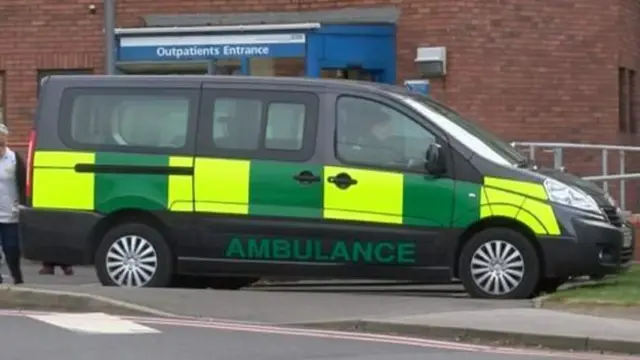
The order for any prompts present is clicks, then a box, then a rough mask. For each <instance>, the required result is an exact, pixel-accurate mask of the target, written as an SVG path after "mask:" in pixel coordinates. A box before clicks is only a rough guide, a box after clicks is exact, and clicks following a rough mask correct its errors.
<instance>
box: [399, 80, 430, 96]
mask: <svg viewBox="0 0 640 360" xmlns="http://www.w3.org/2000/svg"><path fill="white" fill-rule="evenodd" d="M404 86H406V87H407V90H409V91H412V92H416V93H419V94H423V95H429V91H430V90H431V84H430V83H429V80H426V79H424V80H423V79H420V80H406V81H405V82H404Z"/></svg>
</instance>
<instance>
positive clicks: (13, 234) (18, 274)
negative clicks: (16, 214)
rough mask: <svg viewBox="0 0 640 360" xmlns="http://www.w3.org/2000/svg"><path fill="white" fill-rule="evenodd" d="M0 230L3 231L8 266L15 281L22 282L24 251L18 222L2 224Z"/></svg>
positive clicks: (15, 282)
mask: <svg viewBox="0 0 640 360" xmlns="http://www.w3.org/2000/svg"><path fill="white" fill-rule="evenodd" d="M0 232H1V233H2V240H3V241H2V243H3V249H4V255H5V258H6V261H7V267H9V271H10V272H11V276H12V277H13V283H14V284H22V283H23V278H22V269H21V267H20V260H21V258H22V253H21V251H20V232H19V230H18V224H2V226H1V227H0Z"/></svg>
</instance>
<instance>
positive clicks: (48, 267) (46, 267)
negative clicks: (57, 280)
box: [38, 262, 56, 275]
mask: <svg viewBox="0 0 640 360" xmlns="http://www.w3.org/2000/svg"><path fill="white" fill-rule="evenodd" d="M55 265H56V264H54V263H50V262H43V263H42V268H41V269H40V271H38V274H40V275H53V273H54V272H55V270H54V267H55Z"/></svg>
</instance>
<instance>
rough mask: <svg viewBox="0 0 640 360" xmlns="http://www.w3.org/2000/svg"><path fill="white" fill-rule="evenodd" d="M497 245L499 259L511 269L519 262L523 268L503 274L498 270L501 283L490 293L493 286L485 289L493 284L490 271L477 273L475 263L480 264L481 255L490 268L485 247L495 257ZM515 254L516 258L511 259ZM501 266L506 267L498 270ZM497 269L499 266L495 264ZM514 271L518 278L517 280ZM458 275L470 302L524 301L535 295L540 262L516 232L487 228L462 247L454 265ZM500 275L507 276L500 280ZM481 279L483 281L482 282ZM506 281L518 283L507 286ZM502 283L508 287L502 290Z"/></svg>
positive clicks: (527, 243) (477, 267)
mask: <svg viewBox="0 0 640 360" xmlns="http://www.w3.org/2000/svg"><path fill="white" fill-rule="evenodd" d="M498 244H500V246H501V249H502V251H503V254H504V256H503V259H507V260H509V262H510V263H511V264H512V265H516V261H518V260H519V261H520V262H521V263H522V264H523V265H524V266H522V267H520V266H513V267H511V269H510V270H511V271H509V272H508V273H506V272H504V268H502V271H503V272H502V274H503V279H504V280H505V282H504V283H501V282H500V281H497V282H498V284H499V287H498V291H494V287H493V286H487V285H493V283H495V281H494V282H490V280H491V277H492V276H493V275H491V270H492V269H491V267H487V268H486V270H487V271H485V272H482V271H478V269H481V268H482V266H480V265H479V262H478V260H482V259H483V256H482V255H483V254H484V255H485V257H484V258H486V261H484V263H486V264H487V266H488V265H490V261H489V260H490V256H488V253H489V249H488V247H490V248H491V250H493V252H494V255H495V253H497V252H498V249H497V245H498ZM507 249H508V251H507ZM516 252H517V254H519V255H517V256H516V257H514V258H511V256H512V255H514V254H516ZM472 262H473V264H472ZM505 265H507V264H503V265H502V266H505ZM497 266H500V265H499V264H498V265H497ZM472 269H473V270H474V273H475V274H476V275H475V276H474V274H472ZM495 270H496V271H500V270H501V269H500V268H496V269H495ZM518 270H519V271H520V273H521V276H517V271H518ZM458 273H459V278H460V280H461V281H462V284H463V285H464V288H465V290H466V291H467V292H468V293H469V295H470V296H471V297H473V298H485V299H527V298H530V297H532V296H533V295H534V294H535V291H536V287H537V285H538V280H539V279H540V260H539V259H538V255H537V252H536V249H535V248H534V247H533V245H532V244H531V243H530V242H529V240H528V239H527V238H526V237H524V236H523V235H522V234H520V233H519V232H517V231H515V230H511V229H508V228H490V229H487V230H483V231H481V232H479V233H477V234H475V235H474V236H473V237H472V238H471V239H470V240H469V242H467V243H466V244H465V245H464V247H463V249H462V251H461V253H460V258H459V262H458ZM487 274H488V275H487ZM504 274H508V275H509V276H507V277H504ZM483 276H484V278H482V277H483ZM509 278H511V279H513V280H518V281H513V282H509V281H507V280H508V279H509ZM494 279H495V278H494ZM505 283H506V284H507V285H511V286H506V287H505V286H503V284H505Z"/></svg>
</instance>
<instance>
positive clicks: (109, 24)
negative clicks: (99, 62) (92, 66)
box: [104, 0, 116, 75]
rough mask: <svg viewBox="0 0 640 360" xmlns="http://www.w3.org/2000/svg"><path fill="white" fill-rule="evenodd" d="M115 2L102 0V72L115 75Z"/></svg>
mask: <svg viewBox="0 0 640 360" xmlns="http://www.w3.org/2000/svg"><path fill="white" fill-rule="evenodd" d="M115 27H116V0H104V47H105V49H104V53H105V59H104V66H105V69H104V72H105V74H107V75H113V74H115V73H116V56H115V54H116V34H115Z"/></svg>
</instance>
